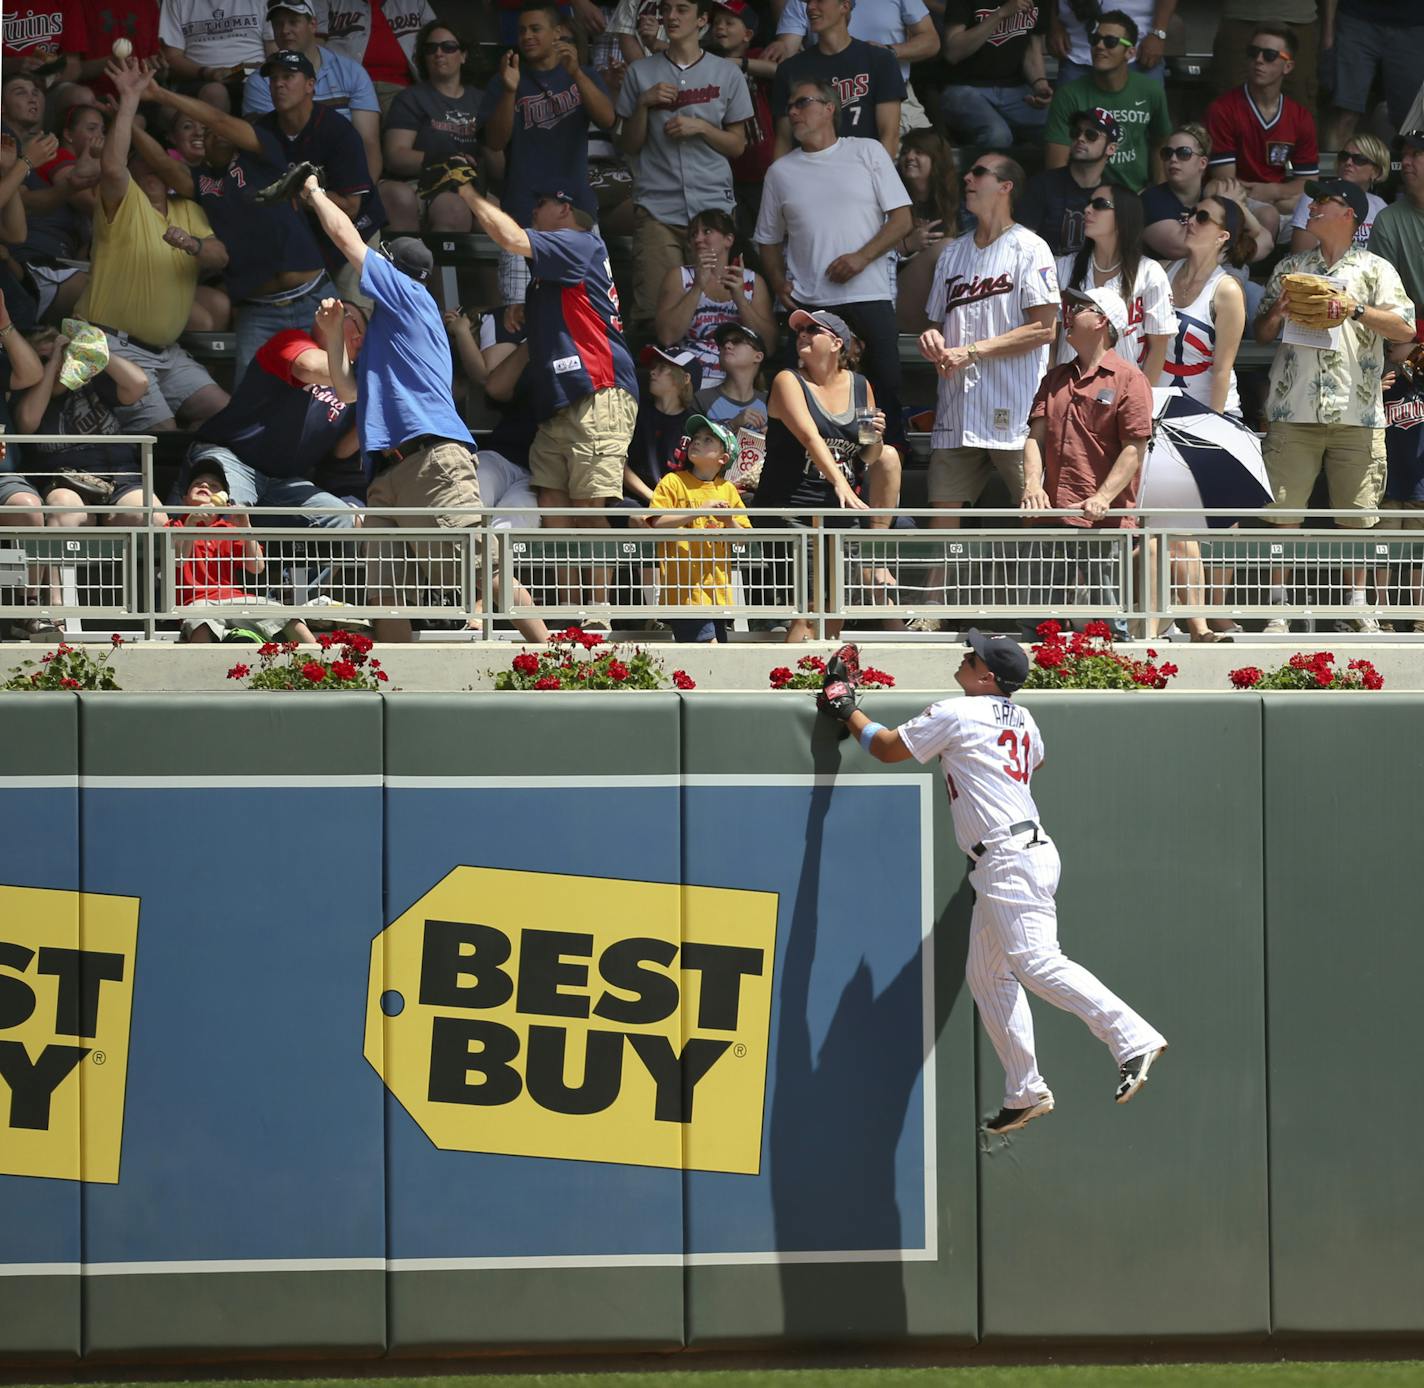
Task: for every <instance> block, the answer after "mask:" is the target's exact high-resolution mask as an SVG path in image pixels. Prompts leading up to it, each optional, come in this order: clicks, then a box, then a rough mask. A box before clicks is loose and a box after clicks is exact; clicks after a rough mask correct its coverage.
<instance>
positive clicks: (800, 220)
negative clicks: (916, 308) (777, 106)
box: [756, 137, 910, 304]
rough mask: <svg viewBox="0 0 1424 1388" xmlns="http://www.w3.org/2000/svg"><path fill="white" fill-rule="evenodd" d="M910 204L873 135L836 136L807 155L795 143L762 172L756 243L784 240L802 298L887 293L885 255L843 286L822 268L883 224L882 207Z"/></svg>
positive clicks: (854, 298) (842, 299)
mask: <svg viewBox="0 0 1424 1388" xmlns="http://www.w3.org/2000/svg"><path fill="white" fill-rule="evenodd" d="M909 205H910V195H909V194H908V193H907V192H906V191H905V185H904V184H903V183H901V182H900V175H899V174H898V173H896V172H895V165H894V164H892V163H891V162H890V156H889V155H888V154H887V153H886V152H885V146H884V145H882V144H881V143H880V141H879V140H851V139H846V138H844V137H843V138H841V139H839V140H837V141H836V142H835V144H833V145H831V146H830V147H829V148H828V149H820V150H816V151H815V152H814V153H810V154H808V153H807V152H806V151H805V150H802V149H794V150H792V151H791V153H790V154H787V155H783V156H782V157H781V158H780V159H778V160H777V161H776V162H775V163H774V164H773V165H772V166H771V168H770V169H768V170H767V174H766V182H765V183H764V184H763V185H762V197H761V215H760V216H759V217H758V218H757V227H756V239H757V244H758V245H760V246H776V245H780V244H781V243H782V242H783V241H785V243H786V269H787V273H788V274H789V275H790V276H791V290H792V293H793V294H795V296H796V298H797V299H798V300H800V301H801V302H802V303H803V304H853V303H859V302H861V301H862V300H866V299H893V298H894V297H895V291H894V287H893V285H892V284H891V280H890V257H889V256H888V255H882V256H880V257H879V258H878V259H876V260H872V261H871V262H870V264H869V265H867V266H866V267H865V269H864V270H862V271H861V272H860V274H858V275H856V276H855V277H854V278H853V279H849V280H846V281H845V283H844V284H837V283H835V281H834V280H831V279H829V278H828V277H827V275H826V267H827V266H828V265H829V264H830V263H831V262H832V261H833V260H835V258H836V257H837V256H841V255H844V254H845V253H846V252H847V251H858V250H859V249H860V248H861V247H862V246H863V245H865V244H866V242H867V241H869V240H871V238H872V237H874V236H875V234H876V233H877V232H878V231H879V230H880V229H881V227H883V226H884V225H885V218H886V215H887V214H888V213H890V212H893V211H894V210H895V209H896V208H897V207H908V206H909Z"/></svg>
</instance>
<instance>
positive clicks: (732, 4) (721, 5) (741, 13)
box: [712, 0, 756, 29]
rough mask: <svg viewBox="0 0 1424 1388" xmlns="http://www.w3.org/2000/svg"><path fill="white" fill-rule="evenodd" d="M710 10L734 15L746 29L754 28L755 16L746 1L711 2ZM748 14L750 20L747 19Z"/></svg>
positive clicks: (721, 0) (723, 0)
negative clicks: (724, 11) (723, 11)
mask: <svg viewBox="0 0 1424 1388" xmlns="http://www.w3.org/2000/svg"><path fill="white" fill-rule="evenodd" d="M712 8H713V9H714V10H726V11H727V13H728V14H734V15H736V16H737V18H738V19H740V20H741V21H742V22H743V23H744V24H745V25H747V27H748V28H752V29H754V28H756V15H755V13H754V12H751V11H752V7H751V6H750V5H749V4H748V3H747V0H712ZM749 13H750V18H748V15H749Z"/></svg>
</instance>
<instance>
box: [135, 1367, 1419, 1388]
mask: <svg viewBox="0 0 1424 1388" xmlns="http://www.w3.org/2000/svg"><path fill="white" fill-rule="evenodd" d="M234 1382H237V1383H240V1385H241V1388H662V1386H663V1385H667V1388H937V1385H940V1384H944V1385H946V1388H1060V1385H1061V1388H1136V1386H1137V1385H1142V1388H1204V1385H1208V1384H1222V1385H1228V1388H1235V1385H1238V1384H1241V1385H1245V1388H1255V1386H1256V1385H1258V1384H1259V1385H1261V1388H1353V1385H1355V1384H1363V1385H1366V1386H1367V1388H1406V1385H1410V1386H1411V1388H1412V1385H1416V1384H1418V1385H1424V1361H1418V1360H1414V1361H1399V1362H1388V1363H1372V1362H1360V1363H1334V1364H1328V1363H1297V1364H1126V1365H1097V1364H1073V1365H1039V1366H1025V1367H1011V1368H964V1369H949V1368H939V1369H901V1368H888V1369H887V1368H880V1369H877V1368H864V1369H856V1368H846V1369H773V1368H764V1369H674V1370H668V1369H666V1368H661V1367H655V1366H651V1365H650V1366H649V1368H648V1369H647V1370H645V1371H640V1372H626V1371H625V1372H616V1373H554V1374H521V1373H509V1372H506V1371H505V1369H504V1368H503V1367H502V1366H500V1367H495V1366H491V1370H490V1372H489V1373H486V1374H481V1375H450V1376H448V1377H447V1376H440V1377H436V1378H385V1377H374V1378H364V1379H320V1378H305V1379H255V1378H243V1379H240V1380H236V1381H234V1380H231V1379H228V1380H222V1379H219V1380H200V1379H195V1380H191V1381H189V1382H166V1383H163V1384H158V1385H154V1386H153V1388H233V1385H234ZM127 1388H143V1385H142V1384H141V1382H140V1381H135V1382H132V1383H130V1384H129V1385H128V1386H127Z"/></svg>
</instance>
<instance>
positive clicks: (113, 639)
mask: <svg viewBox="0 0 1424 1388" xmlns="http://www.w3.org/2000/svg"><path fill="white" fill-rule="evenodd" d="M109 640H110V641H111V642H113V644H114V645H116V646H122V645H123V644H124V638H123V637H122V636H120V635H119V633H118V632H115V633H114V634H113V635H112V636H111V637H109Z"/></svg>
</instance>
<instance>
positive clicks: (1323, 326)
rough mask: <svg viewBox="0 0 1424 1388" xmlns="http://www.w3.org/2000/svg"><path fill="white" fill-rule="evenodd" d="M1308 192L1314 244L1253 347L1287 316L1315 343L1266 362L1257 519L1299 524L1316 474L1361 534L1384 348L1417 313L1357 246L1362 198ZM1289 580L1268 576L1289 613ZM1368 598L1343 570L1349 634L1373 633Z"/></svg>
mask: <svg viewBox="0 0 1424 1388" xmlns="http://www.w3.org/2000/svg"><path fill="white" fill-rule="evenodd" d="M1305 188H1306V192H1307V193H1308V194H1309V195H1310V199H1311V203H1310V219H1309V221H1308V222H1307V224H1306V225H1307V229H1308V230H1309V231H1310V232H1311V234H1312V235H1314V236H1315V237H1317V238H1318V240H1319V245H1318V246H1316V247H1315V248H1314V249H1313V250H1309V251H1303V252H1302V253H1301V254H1300V255H1290V256H1287V257H1286V258H1285V259H1284V260H1282V261H1281V263H1280V264H1279V265H1277V266H1276V268H1275V270H1274V271H1273V272H1272V274H1271V279H1270V283H1269V284H1267V286H1266V293H1265V296H1264V298H1263V299H1262V301H1261V302H1262V305H1263V307H1262V311H1261V314H1260V316H1259V317H1258V318H1257V319H1256V341H1257V342H1259V343H1261V344H1262V345H1263V346H1267V345H1269V344H1270V343H1272V342H1274V341H1275V340H1276V338H1277V337H1278V336H1280V333H1281V329H1282V326H1283V325H1284V323H1285V320H1286V319H1288V318H1289V319H1291V320H1293V322H1294V323H1295V324H1296V325H1297V326H1298V327H1299V328H1300V329H1302V330H1303V331H1305V332H1309V333H1313V334H1314V339H1315V340H1314V341H1310V339H1306V340H1305V341H1300V340H1299V339H1298V341H1297V342H1292V341H1291V340H1289V338H1287V339H1286V340H1285V341H1283V342H1282V343H1281V346H1280V350H1279V351H1277V353H1276V355H1275V357H1274V358H1273V359H1272V361H1271V388H1270V395H1269V398H1268V399H1267V401H1266V418H1267V420H1268V424H1267V431H1266V442H1265V445H1264V447H1263V448H1262V450H1261V451H1262V455H1263V457H1264V460H1265V464H1266V474H1267V476H1268V478H1269V480H1270V484H1271V490H1272V491H1273V492H1275V494H1276V499H1275V503H1274V505H1273V506H1272V507H1271V508H1270V509H1269V510H1267V511H1266V513H1265V519H1266V520H1268V521H1270V522H1272V523H1273V524H1275V525H1299V524H1300V523H1301V521H1302V519H1303V516H1302V515H1301V513H1302V511H1303V510H1304V509H1305V505H1306V503H1307V502H1308V501H1309V500H1310V493H1311V491H1312V490H1313V489H1314V487H1315V480H1316V478H1317V477H1319V476H1320V473H1321V470H1322V468H1323V469H1324V471H1325V479H1326V481H1327V482H1328V484H1329V487H1330V505H1331V508H1332V509H1334V510H1341V511H1344V510H1354V511H1360V512H1364V513H1367V514H1362V515H1359V516H1342V517H1339V518H1337V519H1336V522H1335V524H1336V525H1342V526H1347V527H1351V528H1359V529H1366V528H1368V527H1369V526H1372V525H1374V524H1375V521H1376V519H1377V517H1376V516H1375V515H1373V514H1368V513H1372V512H1374V511H1375V510H1376V508H1378V506H1379V503H1380V497H1381V495H1382V494H1383V491H1384V481H1385V451H1384V423H1385V419H1384V402H1383V400H1382V399H1381V393H1380V381H1381V379H1382V377H1383V376H1384V373H1385V371H1386V370H1387V369H1388V367H1387V366H1386V364H1385V344H1386V343H1389V342H1408V341H1409V340H1410V339H1411V338H1412V337H1413V336H1414V306H1413V304H1411V303H1410V301H1409V296H1408V295H1407V294H1406V293H1405V292H1404V284H1403V281H1402V280H1401V279H1400V277H1399V271H1398V270H1396V269H1395V268H1394V266H1393V265H1391V264H1390V263H1389V261H1387V260H1384V259H1382V258H1381V257H1380V256H1377V255H1372V254H1371V253H1370V252H1369V251H1366V250H1361V249H1360V248H1359V246H1357V245H1356V244H1355V233H1356V231H1357V230H1358V229H1359V227H1360V224H1361V223H1362V222H1363V221H1364V220H1365V219H1366V217H1367V216H1368V215H1369V204H1368V201H1367V200H1366V198H1365V193H1364V189H1362V188H1360V187H1359V186H1358V185H1357V184H1354V183H1349V182H1347V181H1346V180H1345V179H1343V178H1323V179H1319V180H1318V181H1314V182H1311V183H1307V184H1306V186H1305ZM1320 277H1323V278H1324V280H1325V281H1326V282H1327V283H1328V285H1330V286H1332V287H1333V289H1334V292H1333V294H1331V293H1327V292H1326V291H1325V286H1323V285H1322V284H1321V283H1320ZM1298 342H1299V345H1298ZM1307 343H1309V345H1307ZM1277 508H1279V509H1277ZM1289 582H1290V575H1289V573H1288V572H1287V570H1286V568H1285V567H1284V566H1283V565H1282V566H1277V567H1276V568H1273V569H1272V570H1271V602H1272V604H1274V605H1276V606H1281V607H1283V606H1284V605H1285V603H1286V601H1287V590H1288V587H1289ZM1366 599H1367V594H1366V591H1365V567H1364V565H1360V566H1359V567H1357V568H1355V569H1353V570H1351V571H1350V592H1349V599H1348V601H1349V605H1350V606H1351V607H1355V608H1359V609H1360V612H1359V616H1358V617H1356V618H1355V620H1354V626H1355V628H1356V629H1357V630H1359V631H1366V632H1377V631H1379V629H1380V628H1379V622H1378V621H1377V620H1376V619H1375V618H1374V617H1372V616H1370V614H1369V611H1368V609H1367V608H1366ZM1289 630H1290V623H1289V622H1288V621H1287V620H1286V619H1285V617H1284V616H1281V617H1275V618H1272V620H1271V621H1269V622H1268V623H1267V624H1266V631H1267V632H1270V633H1273V634H1284V633H1285V632H1288V631H1289Z"/></svg>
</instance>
